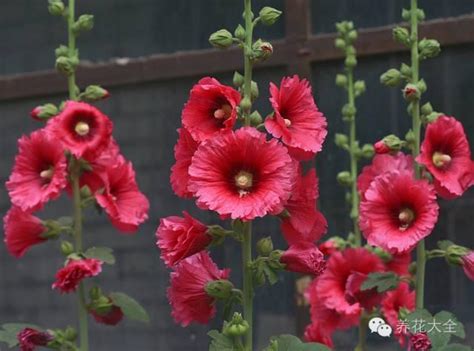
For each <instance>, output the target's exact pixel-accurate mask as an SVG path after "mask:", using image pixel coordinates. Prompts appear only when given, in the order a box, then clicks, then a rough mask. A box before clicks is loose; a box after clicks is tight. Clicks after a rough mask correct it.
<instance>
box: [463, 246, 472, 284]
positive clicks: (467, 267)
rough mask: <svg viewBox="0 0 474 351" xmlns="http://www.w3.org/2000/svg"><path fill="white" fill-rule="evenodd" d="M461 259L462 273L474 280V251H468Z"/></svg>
mask: <svg viewBox="0 0 474 351" xmlns="http://www.w3.org/2000/svg"><path fill="white" fill-rule="evenodd" d="M461 259H462V267H463V270H464V273H465V274H466V276H467V277H468V278H469V279H471V280H474V251H469V252H468V253H467V254H466V255H464V256H462V257H461Z"/></svg>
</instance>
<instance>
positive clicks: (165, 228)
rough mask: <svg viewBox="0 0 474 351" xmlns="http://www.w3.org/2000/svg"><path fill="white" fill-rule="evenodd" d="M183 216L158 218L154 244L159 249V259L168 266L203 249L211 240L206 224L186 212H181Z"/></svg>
mask: <svg viewBox="0 0 474 351" xmlns="http://www.w3.org/2000/svg"><path fill="white" fill-rule="evenodd" d="M183 216H184V217H177V216H171V217H166V218H162V219H160V226H159V227H158V229H157V230H156V238H157V243H156V244H157V246H158V247H159V248H160V250H161V259H162V260H163V261H164V262H165V263H166V265H167V266H168V267H172V266H174V265H175V264H177V263H178V262H180V261H181V260H183V259H185V258H186V257H189V256H192V255H194V254H195V253H198V252H199V251H202V250H204V249H205V248H206V247H207V246H208V245H209V244H210V243H211V241H212V237H211V236H210V235H209V234H208V233H207V230H208V228H207V226H205V225H204V224H202V223H201V222H200V221H198V220H197V219H195V218H193V217H191V216H190V215H189V214H188V213H187V212H183Z"/></svg>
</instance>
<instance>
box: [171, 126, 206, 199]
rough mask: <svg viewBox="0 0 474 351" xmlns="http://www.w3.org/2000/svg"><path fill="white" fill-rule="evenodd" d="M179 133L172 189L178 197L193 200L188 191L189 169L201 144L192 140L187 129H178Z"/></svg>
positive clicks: (172, 172) (172, 170) (172, 168)
mask: <svg viewBox="0 0 474 351" xmlns="http://www.w3.org/2000/svg"><path fill="white" fill-rule="evenodd" d="M178 133H179V138H178V143H177V144H176V146H175V147H174V158H175V160H176V163H175V164H174V165H173V167H171V176H170V179H171V187H172V188H173V191H174V193H175V194H176V195H178V196H180V197H184V198H191V197H192V195H193V194H192V193H191V192H189V191H188V182H189V173H188V169H189V166H190V165H191V159H192V158H193V155H194V153H195V152H196V150H197V148H198V146H199V143H198V142H196V141H195V140H194V139H193V138H192V136H191V134H189V132H188V131H187V129H185V128H180V129H178Z"/></svg>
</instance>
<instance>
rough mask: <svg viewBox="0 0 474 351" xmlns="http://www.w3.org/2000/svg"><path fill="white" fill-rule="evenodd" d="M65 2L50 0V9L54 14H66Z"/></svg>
mask: <svg viewBox="0 0 474 351" xmlns="http://www.w3.org/2000/svg"><path fill="white" fill-rule="evenodd" d="M65 8H66V7H65V6H64V3H63V2H62V1H61V0H49V1H48V11H49V13H50V14H51V15H53V16H62V15H63V14H64V9H65Z"/></svg>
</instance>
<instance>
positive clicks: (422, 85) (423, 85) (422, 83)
mask: <svg viewBox="0 0 474 351" xmlns="http://www.w3.org/2000/svg"><path fill="white" fill-rule="evenodd" d="M416 87H417V88H418V90H419V91H420V93H421V94H423V93H424V92H426V90H427V89H428V87H427V86H426V82H425V80H424V79H420V80H419V81H418V83H416Z"/></svg>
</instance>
